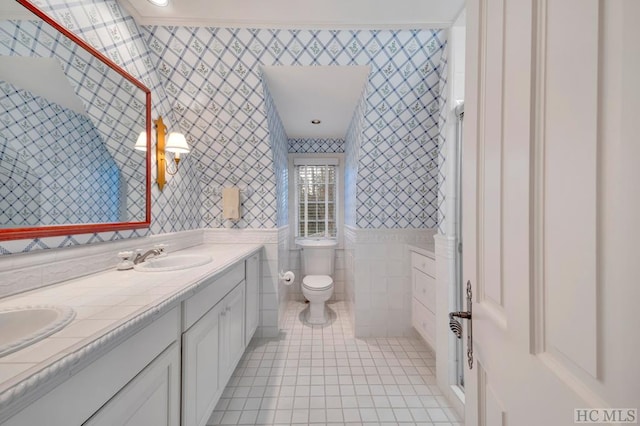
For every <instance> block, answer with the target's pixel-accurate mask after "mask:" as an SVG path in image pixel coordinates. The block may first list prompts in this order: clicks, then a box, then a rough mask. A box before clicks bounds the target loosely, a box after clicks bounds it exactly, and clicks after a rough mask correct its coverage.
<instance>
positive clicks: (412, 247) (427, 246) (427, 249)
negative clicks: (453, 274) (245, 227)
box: [407, 242, 436, 259]
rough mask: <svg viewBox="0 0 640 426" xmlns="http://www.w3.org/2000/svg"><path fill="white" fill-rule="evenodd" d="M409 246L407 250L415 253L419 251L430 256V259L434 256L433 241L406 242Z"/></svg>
mask: <svg viewBox="0 0 640 426" xmlns="http://www.w3.org/2000/svg"><path fill="white" fill-rule="evenodd" d="M407 245H408V247H409V251H414V252H416V253H420V254H422V255H424V256H427V257H430V258H432V259H435V258H436V248H435V244H434V243H433V242H429V243H414V244H407Z"/></svg>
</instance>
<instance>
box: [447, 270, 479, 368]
mask: <svg viewBox="0 0 640 426" xmlns="http://www.w3.org/2000/svg"><path fill="white" fill-rule="evenodd" d="M472 299H473V294H472V293H471V281H467V309H468V310H467V311H456V312H449V328H450V329H451V331H452V332H453V334H455V335H456V337H457V338H458V339H461V338H462V324H461V323H460V321H458V320H457V319H456V318H460V319H466V320H469V332H468V333H467V362H468V363H469V369H470V370H471V369H472V368H473V325H472V324H473V323H472V322H471V319H472V306H471V305H472Z"/></svg>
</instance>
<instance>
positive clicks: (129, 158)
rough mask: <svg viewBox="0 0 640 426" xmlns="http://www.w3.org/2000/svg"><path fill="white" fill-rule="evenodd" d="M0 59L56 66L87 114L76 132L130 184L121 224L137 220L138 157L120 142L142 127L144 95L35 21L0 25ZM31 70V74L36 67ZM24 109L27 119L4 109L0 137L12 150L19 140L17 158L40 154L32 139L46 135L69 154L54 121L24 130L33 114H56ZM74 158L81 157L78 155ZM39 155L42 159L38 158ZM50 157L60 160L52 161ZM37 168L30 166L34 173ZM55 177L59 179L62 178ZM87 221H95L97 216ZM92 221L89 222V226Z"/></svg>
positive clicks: (139, 215)
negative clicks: (88, 136)
mask: <svg viewBox="0 0 640 426" xmlns="http://www.w3.org/2000/svg"><path fill="white" fill-rule="evenodd" d="M0 55H3V56H14V57H32V58H54V59H55V60H57V61H58V62H59V64H60V70H61V71H62V72H63V73H64V74H65V76H66V77H67V79H68V81H69V83H70V84H71V86H72V87H73V90H74V91H75V96H76V97H77V98H78V99H79V100H80V101H81V102H82V104H83V106H84V110H85V111H86V113H87V116H86V117H87V118H88V120H85V121H84V122H83V124H82V126H81V127H80V128H78V130H77V131H78V132H86V131H88V129H91V130H90V131H91V132H93V134H95V136H96V137H97V138H99V140H100V141H102V143H103V144H104V145H105V148H106V149H107V150H108V151H109V154H110V156H111V158H112V159H113V160H115V162H116V163H117V166H118V167H119V169H120V170H121V174H122V177H123V180H124V181H128V182H130V183H131V184H130V185H129V186H128V190H127V192H125V193H124V194H123V195H124V197H123V198H122V201H123V204H124V205H125V206H126V207H124V206H123V207H124V208H123V209H122V211H123V216H124V217H123V220H143V219H144V209H143V208H141V206H144V204H143V201H144V192H143V190H142V186H141V184H142V182H144V174H141V173H140V168H141V166H142V164H143V162H144V158H143V157H142V156H141V155H140V154H139V153H137V152H135V151H132V150H131V149H128V146H127V144H126V141H128V140H131V139H132V138H134V139H135V138H136V137H137V135H138V134H139V133H140V131H142V130H143V129H144V94H143V93H142V92H140V91H137V89H136V88H135V87H134V86H133V85H132V84H130V83H128V82H126V83H125V84H123V79H122V78H121V77H120V75H118V74H117V73H116V72H115V71H112V70H109V69H108V68H107V67H106V66H105V65H104V64H103V63H102V62H100V61H98V60H97V59H96V58H94V57H93V56H91V55H90V54H89V53H88V52H86V51H85V50H83V49H80V48H78V47H77V46H76V45H75V44H73V43H72V42H71V41H70V40H69V39H67V38H66V37H63V36H62V35H60V34H59V33H58V32H57V31H54V30H53V28H52V27H50V26H49V25H47V24H45V23H43V22H41V21H2V22H0ZM32 67H35V65H32ZM32 71H37V68H36V69H32ZM41 78H46V76H45V75H43V76H42V77H41ZM72 96H73V95H72ZM23 106H24V105H23ZM12 107H15V105H8V108H12ZM28 108H29V109H28V110H25V113H26V114H31V116H30V117H28V118H25V117H23V115H22V111H23V109H16V108H12V109H7V110H5V111H4V117H3V119H4V121H3V123H2V127H0V134H2V135H4V137H6V138H9V139H13V140H14V143H15V144H16V146H14V148H15V149H18V146H17V144H18V141H20V142H21V147H20V149H19V150H20V152H21V154H22V155H26V156H31V157H32V158H35V156H37V155H38V154H43V153H41V152H39V151H40V150H41V149H44V148H38V147H33V146H31V145H32V144H33V141H38V140H40V141H42V140H43V138H45V137H47V135H49V136H52V141H55V144H54V145H53V148H55V151H57V152H58V153H59V154H61V155H62V154H63V153H64V154H65V155H71V154H70V151H71V149H69V148H68V147H65V144H64V142H65V141H66V139H65V138H64V137H63V136H64V135H62V134H61V132H60V131H59V130H58V129H57V126H58V124H57V123H55V122H51V123H50V124H49V126H43V125H40V126H38V127H34V128H31V129H27V128H25V126H26V125H27V124H32V125H37V124H39V123H38V121H34V119H35V120H39V119H38V118H37V117H36V116H37V115H44V114H51V113H52V112H53V113H55V114H58V112H57V111H52V110H46V111H45V110H42V111H35V110H32V107H28ZM33 108H38V106H37V105H34V106H33ZM42 120H47V118H42ZM52 120H54V121H55V120H56V119H55V118H52ZM16 121H19V122H20V123H21V128H18V127H16V126H15V125H12V124H13V123H15V122H16ZM65 124H66V126H65V127H66V129H67V131H68V132H69V134H72V133H76V132H74V131H73V129H72V128H70V127H69V126H70V125H72V124H73V121H71V120H68V119H66V123H65ZM91 146H96V145H95V144H93V145H91ZM22 147H24V148H22ZM87 148H89V146H87ZM80 155H84V153H82V154H80ZM40 156H41V157H45V156H44V155H40ZM47 156H48V155H47ZM45 158H46V157H45ZM50 158H54V157H50ZM75 158H79V157H75ZM55 159H56V160H61V158H58V157H55ZM34 162H36V161H34ZM85 166H86V165H85V164H83V165H82V166H81V167H83V168H85ZM44 168H45V169H49V168H51V165H50V164H45V165H44ZM41 170H42V169H41V168H39V167H36V171H37V172H39V171H41ZM61 178H62V179H64V176H61ZM61 199H62V198H61ZM67 210H68V209H67ZM58 213H59V212H58ZM67 213H69V212H68V211H67V212H64V213H61V214H56V216H57V217H56V218H55V219H54V222H53V223H56V224H58V223H63V222H64V219H63V216H64V214H67ZM76 218H77V215H75V214H71V215H70V216H69V220H70V221H73V220H74V219H76ZM92 219H99V217H93V218H92ZM113 219H114V217H113V216H112V217H111V218H110V219H109V221H113ZM95 221H96V220H89V222H95Z"/></svg>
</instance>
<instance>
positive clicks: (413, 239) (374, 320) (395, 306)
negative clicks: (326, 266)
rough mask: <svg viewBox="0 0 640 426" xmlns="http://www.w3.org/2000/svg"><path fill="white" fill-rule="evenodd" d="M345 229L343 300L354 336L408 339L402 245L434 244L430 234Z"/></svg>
mask: <svg viewBox="0 0 640 426" xmlns="http://www.w3.org/2000/svg"><path fill="white" fill-rule="evenodd" d="M346 228H347V229H346V230H345V248H346V250H345V251H346V255H345V256H346V259H345V266H346V277H347V285H346V286H347V288H348V290H347V293H348V294H350V297H349V298H348V299H347V300H348V303H349V304H350V305H351V306H350V309H351V316H352V318H353V321H354V331H355V335H356V336H357V337H383V336H408V335H412V334H413V333H414V331H413V329H412V326H411V290H412V289H411V287H412V285H411V266H410V256H409V252H408V248H407V244H414V243H419V244H433V235H434V230H433V229H421V230H417V229H356V228H352V227H346Z"/></svg>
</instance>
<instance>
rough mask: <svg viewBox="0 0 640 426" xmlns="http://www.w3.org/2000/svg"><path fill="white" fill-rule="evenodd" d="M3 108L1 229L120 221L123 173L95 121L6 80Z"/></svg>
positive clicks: (0, 95) (0, 96)
mask: <svg viewBox="0 0 640 426" xmlns="http://www.w3.org/2000/svg"><path fill="white" fill-rule="evenodd" d="M0 104H1V105H2V106H3V109H4V113H2V122H3V124H2V134H3V135H2V137H0V152H1V153H2V154H1V155H2V161H1V162H0V176H2V179H1V182H0V225H1V226H4V227H9V226H14V227H16V226H39V225H58V224H64V223H68V222H69V221H71V222H73V223H100V222H117V221H118V220H119V213H120V212H119V209H118V206H119V204H120V200H119V198H120V171H119V170H118V167H117V165H116V163H115V161H114V160H113V158H112V157H111V155H109V153H108V152H107V150H106V149H105V144H104V141H103V139H102V137H101V135H100V134H99V133H98V131H97V130H96V128H95V127H94V126H93V123H91V120H89V119H88V118H87V117H86V116H84V115H82V114H79V113H78V112H76V111H74V110H71V109H69V108H65V107H63V106H61V105H59V104H57V103H55V102H52V101H50V100H48V99H45V98H43V97H41V96H37V95H35V94H34V93H32V92H30V91H28V90H26V89H23V88H20V87H17V86H15V85H13V84H11V83H8V82H6V81H2V80H0ZM12 112H13V113H15V112H19V114H18V116H17V117H15V118H18V119H17V120H16V119H14V117H12ZM33 142H35V143H33Z"/></svg>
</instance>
